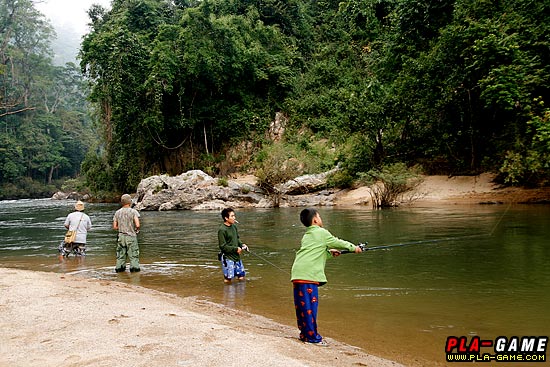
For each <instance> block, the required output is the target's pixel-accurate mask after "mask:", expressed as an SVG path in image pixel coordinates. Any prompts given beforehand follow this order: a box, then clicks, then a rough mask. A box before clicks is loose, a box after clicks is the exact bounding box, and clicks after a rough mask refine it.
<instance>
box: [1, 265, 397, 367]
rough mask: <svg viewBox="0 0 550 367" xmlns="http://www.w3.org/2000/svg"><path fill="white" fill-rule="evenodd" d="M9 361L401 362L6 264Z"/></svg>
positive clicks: (223, 310)
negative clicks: (299, 338) (309, 342)
mask: <svg viewBox="0 0 550 367" xmlns="http://www.w3.org/2000/svg"><path fill="white" fill-rule="evenodd" d="M0 300H1V301H0V310H1V312H2V315H3V317H2V320H1V321H0V326H1V329H2V336H0V365H9V366H82V365H93V366H113V365H117V364H125V363H128V362H130V363H131V364H132V365H135V366H153V365H163V366H191V365H198V366H228V365H229V366H246V365H262V366H281V365H284V366H350V365H359V366H380V367H389V366H394V367H399V366H403V365H402V364H399V363H397V362H393V361H390V360H386V359H383V358H380V357H376V356H373V355H369V354H367V353H365V352H364V351H362V350H361V349H360V348H357V347H354V346H351V345H347V344H345V343H341V342H339V341H337V340H333V339H331V338H326V340H327V341H328V342H329V344H330V346H329V347H327V348H323V347H318V346H314V345H306V344H304V343H302V342H300V341H299V340H298V338H297V335H298V331H297V329H296V328H293V327H290V326H286V325H282V324H279V323H276V322H275V321H272V320H270V319H267V318H265V317H263V316H259V315H255V314H251V313H247V312H243V311H239V310H235V309H232V308H228V307H225V306H223V305H219V304H215V303H212V302H208V301H202V300H199V299H198V298H197V297H185V298H183V297H179V296H176V295H173V294H170V293H163V292H160V291H156V290H152V289H149V288H144V287H141V286H137V285H131V284H126V283H120V282H117V281H111V280H99V279H92V278H83V277H79V276H76V275H67V274H59V273H48V272H40V271H30V270H20V269H13V268H0Z"/></svg>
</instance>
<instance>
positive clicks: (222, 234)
mask: <svg viewBox="0 0 550 367" xmlns="http://www.w3.org/2000/svg"><path fill="white" fill-rule="evenodd" d="M221 214H222V218H223V224H221V225H220V228H219V229H218V245H219V247H220V255H219V258H220V261H221V264H222V272H223V281H224V283H226V284H229V283H231V280H232V279H233V278H237V279H238V280H244V277H245V275H246V272H245V270H244V265H243V262H242V260H241V252H242V251H243V250H245V251H248V246H246V245H245V244H244V243H242V242H241V239H240V238H239V233H238V232H237V227H236V226H235V223H238V222H237V219H236V218H235V211H234V210H233V209H231V208H225V209H223V210H222V213H221Z"/></svg>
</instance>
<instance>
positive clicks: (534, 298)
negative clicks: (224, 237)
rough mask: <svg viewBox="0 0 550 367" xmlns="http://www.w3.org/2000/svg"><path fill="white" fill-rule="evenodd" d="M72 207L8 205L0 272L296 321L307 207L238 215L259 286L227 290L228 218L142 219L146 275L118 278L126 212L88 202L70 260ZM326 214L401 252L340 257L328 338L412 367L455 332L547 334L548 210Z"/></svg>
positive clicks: (1, 211)
mask: <svg viewBox="0 0 550 367" xmlns="http://www.w3.org/2000/svg"><path fill="white" fill-rule="evenodd" d="M73 204H74V202H71V201H53V200H49V199H42V200H14V201H0V266H3V267H13V268H20V269H31V270H40V271H50V272H59V273H72V274H78V275H80V276H86V277H93V278H101V279H110V280H116V281H122V282H128V283H132V284H137V285H141V286H144V287H148V288H153V289H157V290H161V291H165V292H169V293H174V294H177V295H180V296H197V297H199V298H201V299H206V300H209V301H213V302H217V303H222V304H225V305H227V306H228V307H234V308H238V309H240V310H243V311H247V312H252V313H256V314H260V315H264V316H266V317H268V318H271V319H273V320H275V321H278V322H280V323H283V324H286V325H291V326H294V325H295V316H294V308H293V304H292V289H291V284H290V282H289V278H290V268H291V266H292V262H293V260H294V254H295V251H296V250H297V249H298V247H299V243H300V238H301V236H302V234H303V232H304V227H303V226H302V225H301V224H300V222H299V212H300V210H301V209H299V208H280V209H253V210H252V209H251V210H237V211H236V214H237V219H238V221H239V222H240V224H239V233H240V235H241V239H242V240H243V241H244V242H245V243H246V244H248V245H249V247H250V250H251V252H250V253H249V254H246V255H245V256H244V258H243V261H244V263H245V267H246V269H247V272H248V275H247V281H246V282H243V283H237V284H232V285H224V284H223V282H222V276H221V270H220V269H219V264H218V262H217V259H216V257H217V256H216V254H217V252H218V250H217V236H216V235H217V228H218V226H219V225H220V224H221V216H220V214H219V213H218V212H213V211H199V212H195V211H172V212H142V213H141V221H142V231H141V233H140V234H139V242H140V249H141V263H142V272H141V273H136V274H130V273H124V274H115V272H114V261H115V255H114V249H115V238H116V235H115V234H114V232H113V231H112V230H111V223H112V216H113V213H114V211H115V210H116V209H117V208H118V206H116V205H111V204H86V210H85V211H86V213H88V214H89V215H90V217H91V219H92V222H93V229H92V231H91V232H90V233H89V235H88V250H87V253H88V255H87V256H86V257H85V258H84V259H75V258H69V259H60V258H59V257H58V256H57V250H56V249H57V246H58V244H59V242H60V241H61V239H62V237H63V233H64V227H63V221H64V219H65V217H66V215H67V214H68V213H70V212H71V211H72V207H73ZM417 205H418V204H417ZM319 211H320V213H321V216H322V217H323V222H324V225H325V227H326V228H327V229H328V230H330V231H331V232H332V233H333V234H334V235H335V236H337V237H340V238H344V239H347V240H349V241H351V242H354V243H358V242H364V241H368V242H369V246H371V247H374V246H388V245H391V246H392V247H386V248H381V249H376V250H371V251H367V252H366V253H363V254H358V255H355V254H350V255H342V256H340V257H339V258H336V259H333V260H329V262H328V264H327V269H326V273H327V277H328V280H329V282H328V284H326V285H325V286H323V287H322V288H320V307H319V331H320V333H321V334H322V335H324V336H327V337H330V338H334V339H338V340H341V341H344V342H347V343H349V344H352V345H356V346H358V347H361V348H363V349H364V350H365V351H366V352H368V353H371V354H375V355H379V356H382V357H385V358H389V359H392V360H396V361H398V362H401V363H404V364H406V365H409V366H444V365H446V363H445V351H444V348H445V342H446V340H447V337H448V336H466V337H467V338H471V337H472V336H479V337H480V338H481V339H482V340H487V339H494V338H496V337H498V336H506V337H508V338H510V337H512V336H519V337H521V336H548V334H549V331H550V313H549V312H548V310H549V309H550V292H548V290H549V289H550V266H549V265H550V261H549V260H550V241H549V238H550V207H549V206H544V205H533V206H528V205H464V206H462V205H449V206H445V207H433V206H429V207H419V206H415V207H402V208H397V209H391V210H372V209H370V208H368V207H357V208H354V209H349V208H347V209H337V208H319ZM401 245H403V246H401ZM297 334H298V333H297V332H296V336H297ZM488 352H491V351H488ZM455 365H456V364H455ZM483 365H489V364H485V363H484V364H483ZM499 365H501V364H499Z"/></svg>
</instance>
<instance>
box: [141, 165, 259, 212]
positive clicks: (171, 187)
mask: <svg viewBox="0 0 550 367" xmlns="http://www.w3.org/2000/svg"><path fill="white" fill-rule="evenodd" d="M136 197H137V198H136V199H137V200H136V201H137V204H136V206H135V208H136V209H137V210H177V209H188V210H199V209H221V208H224V207H226V206H234V207H236V208H242V207H246V206H255V204H258V203H259V202H260V201H261V200H262V199H263V197H264V196H263V194H262V192H261V190H260V189H259V188H257V187H255V186H252V185H249V184H238V183H235V182H231V181H230V182H228V183H227V185H226V186H225V185H220V184H219V180H218V179H216V178H213V177H211V176H209V175H208V174H206V173H204V172H203V171H200V170H192V171H188V172H185V173H183V174H181V175H178V176H168V175H160V176H151V177H148V178H146V179H143V180H142V181H141V182H140V183H139V185H138V188H137V195H136Z"/></svg>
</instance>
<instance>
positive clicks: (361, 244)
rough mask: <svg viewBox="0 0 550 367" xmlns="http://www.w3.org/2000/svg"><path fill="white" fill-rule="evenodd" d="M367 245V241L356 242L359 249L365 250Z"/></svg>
mask: <svg viewBox="0 0 550 367" xmlns="http://www.w3.org/2000/svg"><path fill="white" fill-rule="evenodd" d="M368 245H369V243H368V242H367V241H365V242H363V243H359V244H357V247H359V248H360V249H361V251H363V252H364V251H367V250H368V249H367V246H368Z"/></svg>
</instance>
